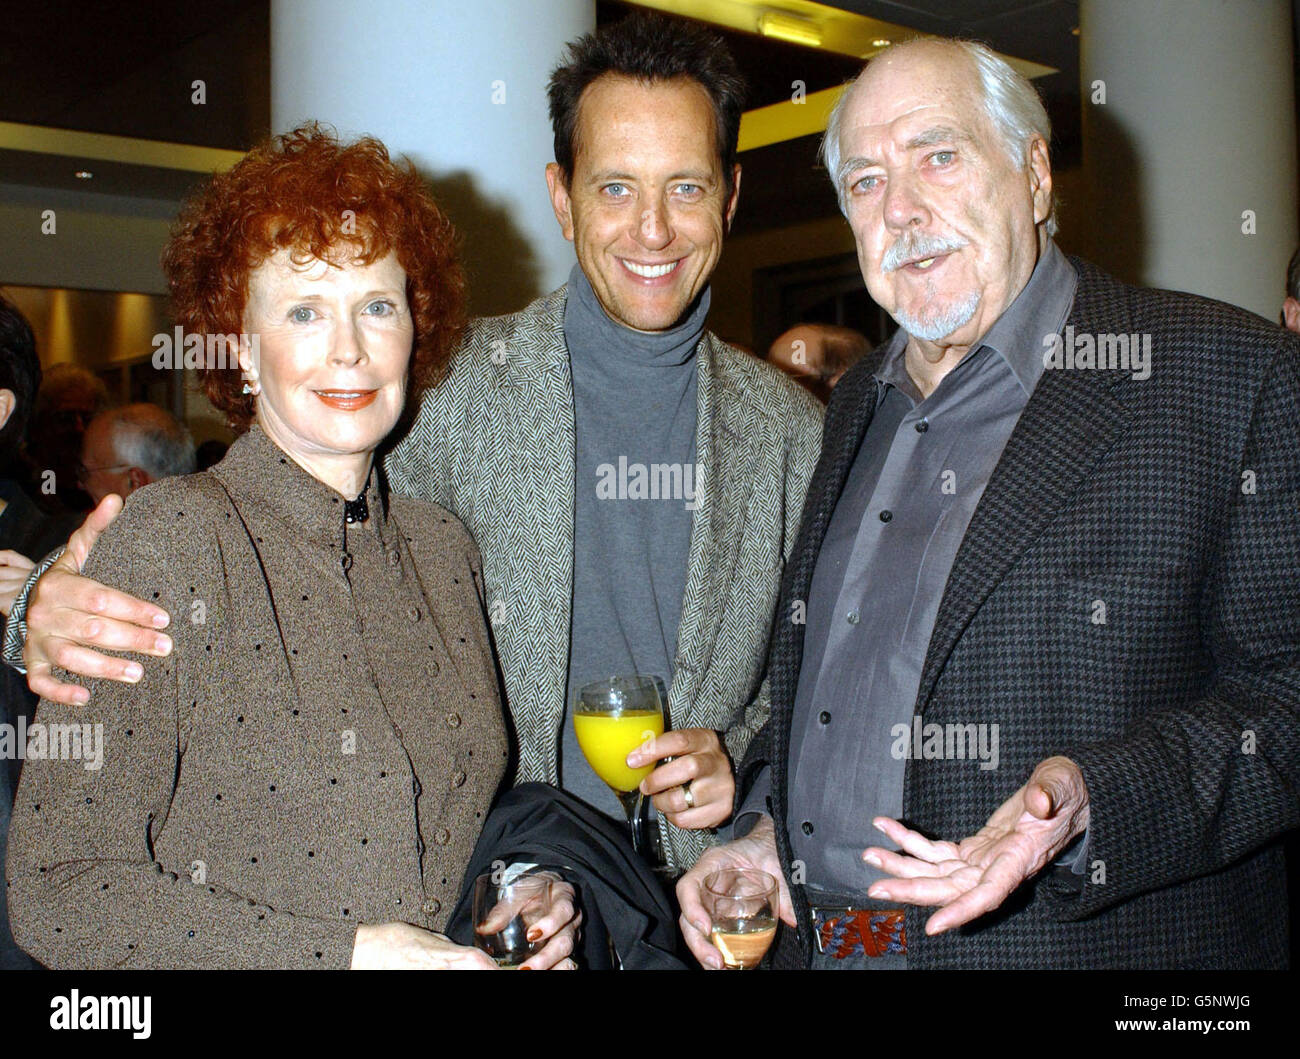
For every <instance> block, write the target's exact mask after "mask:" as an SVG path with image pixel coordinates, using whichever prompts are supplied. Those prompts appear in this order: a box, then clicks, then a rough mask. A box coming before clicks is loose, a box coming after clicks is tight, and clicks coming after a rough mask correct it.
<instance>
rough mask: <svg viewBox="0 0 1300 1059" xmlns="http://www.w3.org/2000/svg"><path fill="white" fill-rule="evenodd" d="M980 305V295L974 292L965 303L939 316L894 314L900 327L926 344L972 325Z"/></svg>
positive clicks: (958, 304) (954, 306)
mask: <svg viewBox="0 0 1300 1059" xmlns="http://www.w3.org/2000/svg"><path fill="white" fill-rule="evenodd" d="M979 304H980V296H979V293H978V292H972V293H971V295H970V297H969V298H967V299H966V300H965V301H963V302H958V303H957V304H956V305H953V306H951V307H950V308H948V309H946V310H944V311H943V312H940V313H938V314H937V315H933V316H931V315H929V314H927V315H925V316H909V315H908V314H907V313H905V312H902V311H901V310H900V311H899V312H897V313H895V314H894V319H895V320H897V321H898V326H899V327H901V328H902V329H903V330H904V331H906V332H907V333H908V334H909V335H911V336H912V337H913V338H919V339H922V340H923V341H926V342H937V341H939V339H941V338H944V337H946V336H947V335H950V334H952V333H953V332H954V331H956V330H957V328H959V327H964V326H965V325H966V324H968V323H970V319H971V317H972V316H974V315H975V310H976V309H978V308H979Z"/></svg>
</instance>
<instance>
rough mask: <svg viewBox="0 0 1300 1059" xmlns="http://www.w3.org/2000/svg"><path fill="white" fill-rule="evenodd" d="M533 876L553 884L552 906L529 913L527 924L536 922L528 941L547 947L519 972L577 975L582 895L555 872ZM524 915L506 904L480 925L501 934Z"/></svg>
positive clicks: (540, 872) (525, 963) (538, 952)
mask: <svg viewBox="0 0 1300 1059" xmlns="http://www.w3.org/2000/svg"><path fill="white" fill-rule="evenodd" d="M530 874H531V875H535V876H539V877H541V878H543V879H549V880H550V881H551V886H550V904H549V906H548V907H546V908H536V909H531V910H529V911H527V912H525V917H524V921H525V922H528V921H529V920H532V926H531V927H530V928H529V930H528V940H529V941H530V942H532V943H537V942H541V941H545V942H546V944H545V945H543V946H542V947H541V949H539V950H538V951H537V952H535V953H533V954H532V955H531V956H529V957H528V959H526V960H525V961H524V962H523V963H521V964H520V965H519V969H520V970H521V971H522V970H529V971H548V970H550V971H574V970H577V967H578V965H577V964H576V963H574V961H573V959H572V957H573V953H574V952H575V951H576V950H577V947H578V939H579V938H580V937H581V936H582V929H581V928H582V912H581V911H580V910H579V909H578V895H577V892H576V891H575V890H574V888H573V886H572V885H571V884H570V883H567V882H565V881H564V880H563V879H561V878H560V877H559V876H558V875H556V874H555V873H554V872H550V871H539V872H532V873H530ZM519 912H520V909H518V908H510V907H509V906H507V905H505V904H504V903H502V904H499V905H497V907H496V908H494V909H493V910H492V912H490V913H489V914H488V917H487V919H486V920H484V921H483V922H482V923H480V924H479V929H480V930H482V931H483V932H484V933H485V934H491V933H494V932H495V931H498V930H501V929H502V928H503V927H505V925H506V924H507V923H508V922H510V920H511V919H512V918H513V917H514V916H515V915H517V914H518V913H519Z"/></svg>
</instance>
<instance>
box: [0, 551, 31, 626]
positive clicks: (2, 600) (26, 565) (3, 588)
mask: <svg viewBox="0 0 1300 1059" xmlns="http://www.w3.org/2000/svg"><path fill="white" fill-rule="evenodd" d="M35 566H36V564H35V563H34V562H32V561H31V560H30V559H29V558H27V556H25V555H19V554H18V553H17V552H14V551H10V550H9V549H7V548H6V549H4V550H3V551H0V614H3V615H4V616H5V617H6V618H7V617H8V616H9V609H10V608H11V607H12V606H13V605H14V597H15V596H17V595H18V590H19V589H20V588H22V587H23V582H24V581H26V580H27V575H28V574H30V573H31V572H32V570H33V569H34V568H35Z"/></svg>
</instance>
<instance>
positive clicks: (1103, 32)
mask: <svg viewBox="0 0 1300 1059" xmlns="http://www.w3.org/2000/svg"><path fill="white" fill-rule="evenodd" d="M1079 28H1080V38H1081V39H1080V71H1081V77H1082V85H1081V88H1082V95H1083V112H1084V114H1083V134H1084V135H1083V151H1084V169H1085V174H1086V177H1087V184H1088V192H1087V194H1088V202H1087V203H1086V205H1084V211H1080V210H1076V209H1073V208H1071V206H1072V204H1070V203H1068V202H1067V203H1066V204H1065V218H1066V220H1065V223H1066V224H1068V225H1070V226H1071V228H1072V230H1074V231H1083V230H1085V229H1086V231H1087V247H1088V253H1089V256H1091V257H1092V258H1093V259H1094V260H1096V261H1097V263H1098V264H1100V265H1102V266H1103V267H1105V268H1109V269H1110V270H1111V271H1113V272H1116V273H1117V274H1118V275H1120V277H1121V278H1123V279H1126V280H1128V281H1130V282H1137V283H1141V284H1143V285H1146V286H1154V287H1168V288H1172V289H1176V290H1188V291H1194V292H1195V293H1197V294H1204V295H1207V296H1209V297H1212V298H1219V299H1221V300H1223V301H1227V302H1232V303H1234V304H1236V305H1240V306H1243V307H1244V308H1247V309H1250V310H1252V311H1254V312H1257V313H1259V314H1260V315H1262V316H1265V317H1268V318H1269V319H1270V320H1276V319H1277V316H1278V311H1279V308H1280V306H1281V303H1282V298H1283V296H1284V280H1285V273H1286V264H1287V261H1288V259H1289V258H1290V256H1291V254H1292V252H1293V251H1294V250H1295V248H1296V238H1297V223H1296V219H1297V218H1296V209H1297V208H1296V196H1297V190H1296V120H1295V109H1296V100H1295V94H1294V90H1293V87H1292V43H1291V32H1292V31H1291V5H1290V3H1288V2H1286V0H1141V2H1134V0H1081V3H1080V5H1079ZM1103 91H1104V99H1105V102H1100V98H1101V92H1103ZM1085 211H1086V212H1085ZM1243 229H1245V230H1244V231H1243ZM1251 230H1253V232H1254V234H1248V232H1250V231H1251Z"/></svg>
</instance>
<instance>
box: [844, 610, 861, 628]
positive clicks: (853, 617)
mask: <svg viewBox="0 0 1300 1059" xmlns="http://www.w3.org/2000/svg"><path fill="white" fill-rule="evenodd" d="M845 618H846V619H847V620H848V623H849V624H850V625H856V624H857V623H858V621H859V619H858V612H857V611H856V610H851V611H849V612H848V614H846V615H845Z"/></svg>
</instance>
